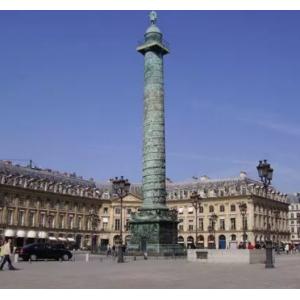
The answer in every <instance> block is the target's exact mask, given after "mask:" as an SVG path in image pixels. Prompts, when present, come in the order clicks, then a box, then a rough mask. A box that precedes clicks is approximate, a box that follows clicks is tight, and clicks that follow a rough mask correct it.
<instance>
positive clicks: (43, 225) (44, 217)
mask: <svg viewBox="0 0 300 300" xmlns="http://www.w3.org/2000/svg"><path fill="white" fill-rule="evenodd" d="M39 224H40V225H39V226H40V227H45V224H46V216H45V214H44V213H41V214H40V220H39Z"/></svg>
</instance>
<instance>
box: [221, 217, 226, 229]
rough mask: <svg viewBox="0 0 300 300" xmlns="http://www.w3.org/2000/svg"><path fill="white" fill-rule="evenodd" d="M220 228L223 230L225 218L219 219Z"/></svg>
mask: <svg viewBox="0 0 300 300" xmlns="http://www.w3.org/2000/svg"><path fill="white" fill-rule="evenodd" d="M220 230H225V219H220Z"/></svg>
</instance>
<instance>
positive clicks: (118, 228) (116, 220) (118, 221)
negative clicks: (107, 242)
mask: <svg viewBox="0 0 300 300" xmlns="http://www.w3.org/2000/svg"><path fill="white" fill-rule="evenodd" d="M115 230H120V219H115Z"/></svg>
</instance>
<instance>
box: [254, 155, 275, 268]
mask: <svg viewBox="0 0 300 300" xmlns="http://www.w3.org/2000/svg"><path fill="white" fill-rule="evenodd" d="M256 169H257V172H258V176H259V178H260V180H261V182H262V183H263V185H264V189H265V192H266V197H267V195H268V187H269V185H270V184H271V181H272V178H273V171H274V170H273V169H272V168H271V165H270V164H269V163H268V162H267V160H266V159H265V160H264V161H262V160H260V161H259V164H258V166H257V167H256ZM267 222H268V223H267V232H268V233H267V240H266V265H265V267H266V268H274V262H273V245H272V241H271V239H270V224H269V218H268V220H267Z"/></svg>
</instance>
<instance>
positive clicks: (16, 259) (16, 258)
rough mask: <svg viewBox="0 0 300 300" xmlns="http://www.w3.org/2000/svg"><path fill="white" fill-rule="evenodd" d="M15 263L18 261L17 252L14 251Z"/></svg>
mask: <svg viewBox="0 0 300 300" xmlns="http://www.w3.org/2000/svg"><path fill="white" fill-rule="evenodd" d="M14 261H15V263H17V262H18V261H19V254H18V253H15V260H14Z"/></svg>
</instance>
